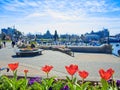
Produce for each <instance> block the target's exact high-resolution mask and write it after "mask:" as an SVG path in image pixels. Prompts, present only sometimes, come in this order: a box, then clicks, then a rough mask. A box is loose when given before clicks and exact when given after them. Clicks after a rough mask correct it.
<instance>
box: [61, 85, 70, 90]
mask: <svg viewBox="0 0 120 90" xmlns="http://www.w3.org/2000/svg"><path fill="white" fill-rule="evenodd" d="M61 90H70V89H69V87H68V85H65V86H64V87H63V88H62V89H61Z"/></svg>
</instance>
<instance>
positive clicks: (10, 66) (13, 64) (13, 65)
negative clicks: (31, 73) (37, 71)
mask: <svg viewBox="0 0 120 90" xmlns="http://www.w3.org/2000/svg"><path fill="white" fill-rule="evenodd" d="M18 65H19V63H10V64H8V66H9V68H10V69H11V70H12V71H15V70H16V69H17V68H18Z"/></svg>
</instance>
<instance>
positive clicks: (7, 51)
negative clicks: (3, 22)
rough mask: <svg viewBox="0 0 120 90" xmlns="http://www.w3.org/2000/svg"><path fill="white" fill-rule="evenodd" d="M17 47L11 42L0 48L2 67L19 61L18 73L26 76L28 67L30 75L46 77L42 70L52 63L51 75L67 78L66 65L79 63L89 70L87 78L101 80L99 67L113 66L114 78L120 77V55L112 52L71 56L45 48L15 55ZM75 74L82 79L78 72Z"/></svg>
mask: <svg viewBox="0 0 120 90" xmlns="http://www.w3.org/2000/svg"><path fill="white" fill-rule="evenodd" d="M14 51H15V48H12V47H11V45H10V43H9V44H7V47H6V48H2V49H0V67H8V66H7V65H8V63H15V62H19V67H18V75H19V76H24V69H28V70H29V72H28V76H31V77H36V76H41V77H46V73H44V72H43V71H42V70H41V67H43V66H44V65H52V66H53V67H54V68H53V69H52V70H51V71H50V74H49V76H56V77H57V78H65V77H66V76H69V74H68V73H67V71H66V69H65V66H68V65H70V64H76V65H78V67H79V69H80V70H86V71H88V72H89V76H88V78H87V79H86V80H95V81H97V80H98V81H99V80H100V76H99V73H98V71H99V69H101V68H103V69H105V70H107V69H108V68H112V69H114V70H115V74H114V78H115V79H116V80H117V79H120V57H116V56H114V55H111V54H97V53H94V54H93V53H74V57H71V56H69V55H67V54H65V53H61V52H58V51H51V50H44V51H43V52H42V53H43V54H42V55H39V56H35V57H15V52H14ZM1 73H2V74H6V75H12V72H11V71H10V72H6V71H4V72H1ZM75 76H76V77H77V78H78V79H80V77H79V75H78V74H75Z"/></svg>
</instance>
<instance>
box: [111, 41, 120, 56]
mask: <svg viewBox="0 0 120 90" xmlns="http://www.w3.org/2000/svg"><path fill="white" fill-rule="evenodd" d="M110 44H111V45H112V48H113V51H112V53H113V54H114V55H116V56H119V54H118V50H120V43H110Z"/></svg>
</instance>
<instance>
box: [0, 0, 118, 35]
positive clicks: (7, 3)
mask: <svg viewBox="0 0 120 90" xmlns="http://www.w3.org/2000/svg"><path fill="white" fill-rule="evenodd" d="M13 26H15V28H16V29H17V30H19V31H21V32H23V33H25V34H27V33H29V32H30V33H37V34H44V33H46V31H47V30H49V31H50V33H51V34H54V32H55V30H57V32H58V34H78V35H80V34H85V33H87V32H88V33H89V32H91V31H92V30H93V31H99V30H103V28H106V29H108V30H109V31H110V35H115V34H118V33H120V0H0V29H2V28H7V27H13Z"/></svg>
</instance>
